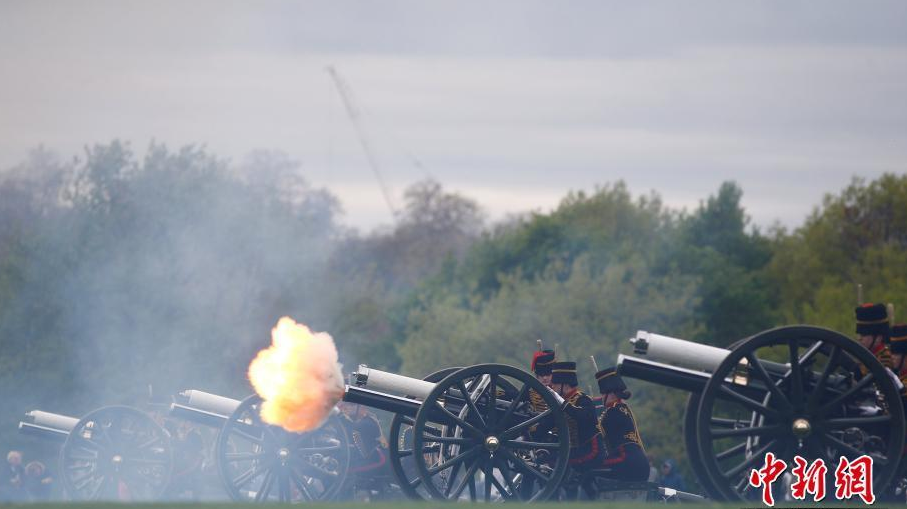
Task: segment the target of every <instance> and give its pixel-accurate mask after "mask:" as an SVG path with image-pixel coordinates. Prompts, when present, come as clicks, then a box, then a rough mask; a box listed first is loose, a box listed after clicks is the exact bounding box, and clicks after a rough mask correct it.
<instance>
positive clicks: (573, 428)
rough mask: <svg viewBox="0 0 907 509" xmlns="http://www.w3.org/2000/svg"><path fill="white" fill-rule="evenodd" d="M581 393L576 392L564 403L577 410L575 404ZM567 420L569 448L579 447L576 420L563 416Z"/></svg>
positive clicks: (577, 406)
mask: <svg viewBox="0 0 907 509" xmlns="http://www.w3.org/2000/svg"><path fill="white" fill-rule="evenodd" d="M582 395H583V393H582V391H576V392H574V393H573V395H572V396H570V398H569V399H567V401H566V403H567V404H568V405H570V406H572V407H574V408H579V405H577V404H576V401H577V400H578V399H579V398H580V396H582ZM565 417H566V418H567V419H566V420H567V433H568V435H569V437H570V448H571V449H573V448H575V447H579V445H580V444H579V427H578V425H577V424H576V420H575V419H573V418H572V417H570V416H569V415H567V416H565Z"/></svg>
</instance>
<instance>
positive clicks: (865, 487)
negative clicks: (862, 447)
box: [835, 454, 876, 504]
mask: <svg viewBox="0 0 907 509" xmlns="http://www.w3.org/2000/svg"><path fill="white" fill-rule="evenodd" d="M854 495H859V496H860V498H862V499H863V502H866V503H867V504H871V503H873V502H875V499H876V497H875V495H874V494H873V493H872V458H870V457H869V456H866V455H865V454H864V455H863V456H860V457H859V458H857V459H855V460H853V461H848V460H847V458H845V457H844V456H841V461H839V462H838V468H836V469H835V497H836V498H837V499H838V500H844V499H849V498H850V497H852V496H854Z"/></svg>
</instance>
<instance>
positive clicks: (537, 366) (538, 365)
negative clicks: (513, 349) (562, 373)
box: [532, 350, 554, 375]
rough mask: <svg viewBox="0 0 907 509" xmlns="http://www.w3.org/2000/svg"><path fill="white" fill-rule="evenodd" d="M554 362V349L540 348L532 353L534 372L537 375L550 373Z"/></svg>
mask: <svg viewBox="0 0 907 509" xmlns="http://www.w3.org/2000/svg"><path fill="white" fill-rule="evenodd" d="M553 364H554V350H538V351H537V352H535V353H534V354H532V372H533V373H535V374H536V375H550V374H551V366H552V365H553Z"/></svg>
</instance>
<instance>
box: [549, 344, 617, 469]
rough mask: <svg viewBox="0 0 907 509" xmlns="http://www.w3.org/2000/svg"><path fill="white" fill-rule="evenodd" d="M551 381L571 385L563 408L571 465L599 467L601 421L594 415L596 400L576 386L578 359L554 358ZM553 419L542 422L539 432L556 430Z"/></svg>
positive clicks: (581, 467)
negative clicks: (561, 359) (566, 360)
mask: <svg viewBox="0 0 907 509" xmlns="http://www.w3.org/2000/svg"><path fill="white" fill-rule="evenodd" d="M551 383H552V384H566V385H568V386H570V387H571V388H570V389H569V390H568V391H567V392H566V393H565V394H564V402H563V403H562V404H561V410H562V411H563V412H564V414H565V417H566V421H567V433H568V436H569V440H570V460H569V465H570V466H571V467H573V468H575V469H578V470H586V469H592V468H597V467H598V465H599V464H600V463H601V458H602V455H603V453H604V448H603V447H602V445H601V436H600V435H599V433H598V422H597V421H596V419H595V403H593V402H592V398H590V397H589V396H588V395H587V394H585V393H583V391H581V390H579V388H577V387H576V386H577V378H576V363H575V362H555V363H554V364H553V365H552V370H551ZM553 422H554V420H553V419H550V420H545V421H543V422H541V423H539V427H538V429H537V430H536V433H535V434H536V435H540V434H543V433H545V432H548V431H552V432H555V433H557V432H559V431H560V430H553V429H552V427H551V426H552V424H553Z"/></svg>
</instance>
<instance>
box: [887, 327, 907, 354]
mask: <svg viewBox="0 0 907 509" xmlns="http://www.w3.org/2000/svg"><path fill="white" fill-rule="evenodd" d="M888 348H890V349H891V353H898V354H901V355H904V354H907V323H899V324H897V325H895V326H893V327H892V328H891V343H890V346H889V347H888Z"/></svg>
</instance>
